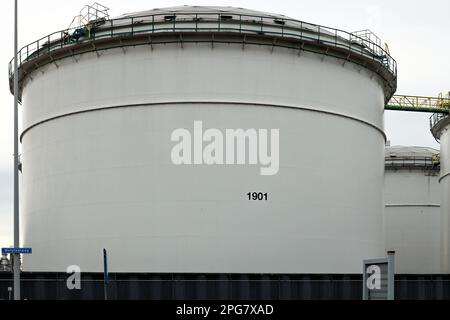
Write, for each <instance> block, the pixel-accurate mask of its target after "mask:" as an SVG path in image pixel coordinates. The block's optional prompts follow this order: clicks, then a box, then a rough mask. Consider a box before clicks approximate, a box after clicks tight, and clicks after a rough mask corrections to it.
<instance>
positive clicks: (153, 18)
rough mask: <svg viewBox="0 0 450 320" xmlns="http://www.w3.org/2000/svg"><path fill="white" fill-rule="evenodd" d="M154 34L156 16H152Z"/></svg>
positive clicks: (153, 31)
mask: <svg viewBox="0 0 450 320" xmlns="http://www.w3.org/2000/svg"><path fill="white" fill-rule="evenodd" d="M152 33H155V16H154V15H152Z"/></svg>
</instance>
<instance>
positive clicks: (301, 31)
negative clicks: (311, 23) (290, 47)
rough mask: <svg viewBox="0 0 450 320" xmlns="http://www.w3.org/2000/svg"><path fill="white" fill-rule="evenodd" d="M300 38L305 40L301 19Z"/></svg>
mask: <svg viewBox="0 0 450 320" xmlns="http://www.w3.org/2000/svg"><path fill="white" fill-rule="evenodd" d="M300 39H301V40H303V21H300Z"/></svg>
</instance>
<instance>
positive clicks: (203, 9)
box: [116, 5, 293, 19]
mask: <svg viewBox="0 0 450 320" xmlns="http://www.w3.org/2000/svg"><path fill="white" fill-rule="evenodd" d="M166 13H167V14H174V13H192V14H197V13H203V14H205V13H214V14H218V13H229V14H236V15H250V16H265V17H270V18H280V19H293V18H290V17H287V16H284V15H281V14H273V13H268V12H263V11H257V10H250V9H245V8H238V7H231V6H189V5H184V6H174V7H167V8H155V9H151V10H144V11H138V12H132V13H126V14H123V15H121V16H118V17H116V18H117V19H120V18H131V17H140V16H148V15H160V14H166Z"/></svg>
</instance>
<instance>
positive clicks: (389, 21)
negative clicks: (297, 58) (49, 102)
mask: <svg viewBox="0 0 450 320" xmlns="http://www.w3.org/2000/svg"><path fill="white" fill-rule="evenodd" d="M19 2H20V6H19V8H20V24H19V32H20V39H19V47H22V46H23V45H25V44H27V43H30V42H33V41H35V40H37V39H39V38H41V37H42V36H44V35H47V34H50V33H52V32H54V31H57V30H61V29H64V28H67V27H68V26H69V24H70V22H71V20H72V18H73V17H74V16H75V15H76V14H77V12H79V10H80V9H81V8H82V7H83V6H84V5H85V4H88V3H89V0H70V1H60V0H40V1H32V0H19ZM92 2H95V1H92ZM99 2H100V3H102V4H104V5H106V6H108V7H110V8H111V15H112V16H118V15H121V14H123V13H127V12H134V11H141V10H147V9H152V8H158V7H159V8H162V7H168V6H175V5H184V4H187V5H223V6H236V7H244V8H248V9H255V10H261V11H268V12H273V13H280V14H284V15H287V16H290V17H292V18H296V19H299V20H304V21H307V22H311V23H317V24H322V25H325V26H330V27H335V28H340V29H344V30H346V31H356V30H361V29H371V30H372V31H373V32H375V33H376V34H377V35H378V36H379V37H380V38H381V39H382V41H383V42H386V43H388V45H389V48H390V51H391V54H392V56H393V57H394V58H395V59H396V60H397V62H398V69H399V83H398V91H397V93H398V94H411V95H423V96H437V94H438V93H439V92H445V91H449V90H450V85H449V80H448V74H449V71H450V59H449V54H448V52H450V43H449V42H448V41H446V40H445V39H446V38H445V37H446V36H447V35H448V33H449V31H450V19H448V13H449V12H450V1H448V0H428V1H416V0H413V1H411V0H410V1H407V0H396V1H393V0H375V1H374V0H339V1H336V0H302V1H298V0H277V1H275V0H265V1H261V0H228V1H223V0H215V1H205V0H197V1H191V0H182V1H176V0H169V1H168V0H165V1H161V0H153V1H144V0H128V1H118V0H99ZM13 4H14V1H13V0H4V1H1V3H0V8H1V12H2V13H3V15H2V16H3V18H2V19H1V21H0V27H1V29H0V30H2V40H1V41H2V49H3V50H1V51H0V75H1V76H0V247H3V246H9V245H11V243H12V232H11V231H12V219H11V216H12V192H11V191H12V174H11V170H12V153H13V151H12V150H13V148H12V131H13V129H12V117H13V113H12V106H13V99H12V96H11V95H10V93H9V89H8V79H7V76H6V75H7V67H8V62H9V60H10V59H11V58H12V56H13V9H14V8H13ZM428 118H429V115H428V114H416V113H405V112H386V133H387V135H388V138H389V140H391V141H392V144H402V145H417V146H430V147H434V148H439V145H438V144H437V143H436V141H435V140H434V138H433V137H432V136H431V134H430V131H429V127H428Z"/></svg>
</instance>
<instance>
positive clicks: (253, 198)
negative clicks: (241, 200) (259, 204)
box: [247, 192, 269, 201]
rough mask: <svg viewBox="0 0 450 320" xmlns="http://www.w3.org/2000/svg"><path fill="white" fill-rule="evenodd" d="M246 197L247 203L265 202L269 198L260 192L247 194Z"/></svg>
mask: <svg viewBox="0 0 450 320" xmlns="http://www.w3.org/2000/svg"><path fill="white" fill-rule="evenodd" d="M247 197H248V200H249V201H267V200H268V198H269V196H268V194H267V193H262V192H249V193H247Z"/></svg>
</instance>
